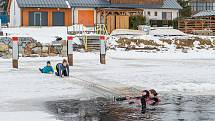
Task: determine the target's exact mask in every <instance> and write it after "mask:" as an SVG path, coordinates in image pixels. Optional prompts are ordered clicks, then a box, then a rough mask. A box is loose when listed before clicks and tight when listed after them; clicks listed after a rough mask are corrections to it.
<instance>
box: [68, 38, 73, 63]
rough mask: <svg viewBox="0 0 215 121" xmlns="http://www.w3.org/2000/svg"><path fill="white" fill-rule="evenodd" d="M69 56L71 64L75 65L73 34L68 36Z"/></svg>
mask: <svg viewBox="0 0 215 121" xmlns="http://www.w3.org/2000/svg"><path fill="white" fill-rule="evenodd" d="M67 57H68V62H69V66H73V36H68V37H67Z"/></svg>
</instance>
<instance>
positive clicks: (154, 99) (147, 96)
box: [116, 89, 160, 113]
mask: <svg viewBox="0 0 215 121" xmlns="http://www.w3.org/2000/svg"><path fill="white" fill-rule="evenodd" d="M130 99H137V100H140V101H141V107H142V111H141V112H142V113H145V112H146V105H147V104H148V105H152V106H155V105H158V103H159V102H160V99H159V98H158V94H157V92H156V91H155V90H154V89H150V90H143V91H142V92H141V96H139V97H120V98H116V101H124V100H130ZM133 103H134V102H129V104H133Z"/></svg>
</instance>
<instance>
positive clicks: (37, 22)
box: [34, 12, 42, 26]
mask: <svg viewBox="0 0 215 121" xmlns="http://www.w3.org/2000/svg"><path fill="white" fill-rule="evenodd" d="M41 25H42V23H41V12H34V26H41Z"/></svg>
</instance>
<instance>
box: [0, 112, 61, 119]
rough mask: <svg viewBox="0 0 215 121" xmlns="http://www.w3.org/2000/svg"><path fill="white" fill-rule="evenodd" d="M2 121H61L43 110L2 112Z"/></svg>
mask: <svg viewBox="0 0 215 121" xmlns="http://www.w3.org/2000/svg"><path fill="white" fill-rule="evenodd" d="M0 120H1V121H59V120H57V119H55V118H54V117H53V116H51V115H50V114H48V113H44V112H41V111H20V112H0Z"/></svg>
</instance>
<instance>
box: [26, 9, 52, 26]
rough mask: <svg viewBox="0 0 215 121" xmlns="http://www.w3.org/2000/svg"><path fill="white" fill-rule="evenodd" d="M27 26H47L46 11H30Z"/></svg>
mask: <svg viewBox="0 0 215 121" xmlns="http://www.w3.org/2000/svg"><path fill="white" fill-rule="evenodd" d="M29 26H48V12H30V13H29Z"/></svg>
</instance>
